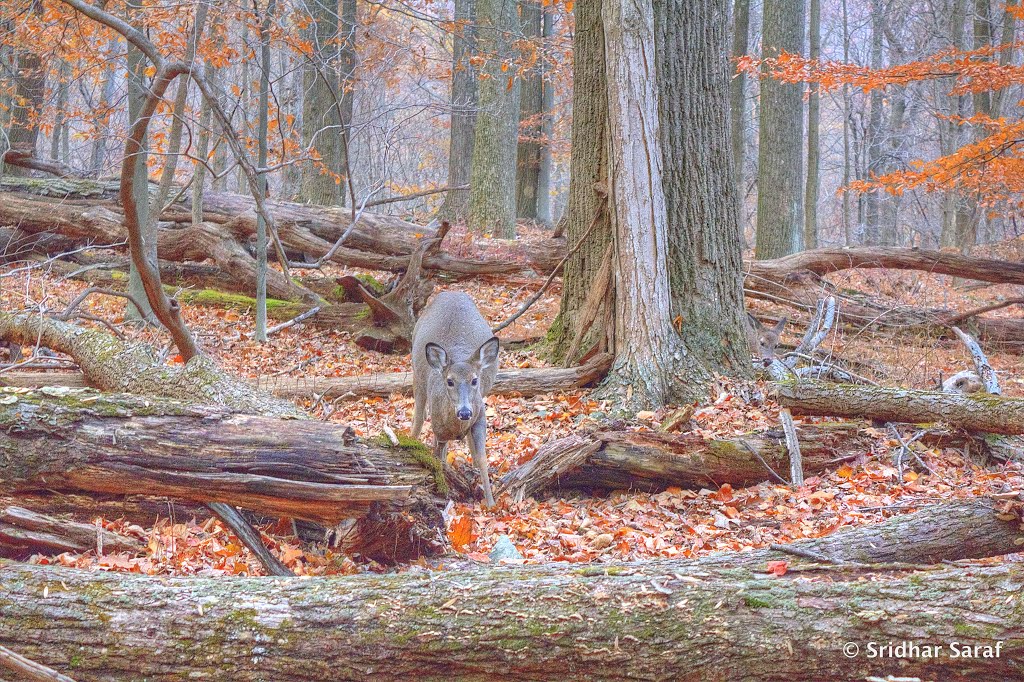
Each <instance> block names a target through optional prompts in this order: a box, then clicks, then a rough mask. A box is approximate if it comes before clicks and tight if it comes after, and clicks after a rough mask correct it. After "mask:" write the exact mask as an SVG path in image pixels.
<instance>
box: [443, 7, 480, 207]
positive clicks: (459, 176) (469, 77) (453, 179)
mask: <svg viewBox="0 0 1024 682" xmlns="http://www.w3.org/2000/svg"><path fill="white" fill-rule="evenodd" d="M452 18H453V20H454V21H455V27H454V29H453V31H452V94H451V107H452V113H451V137H450V138H449V143H448V186H449V187H463V186H465V185H468V184H469V181H470V177H469V175H470V168H471V167H472V163H473V142H474V137H475V134H476V112H477V87H478V86H477V76H478V74H477V69H476V67H475V66H474V65H473V63H472V61H471V58H472V57H474V56H475V54H476V0H455V13H454V16H453V17H452ZM468 212H469V193H468V192H447V193H446V194H445V195H444V204H442V205H441V209H440V211H438V219H439V220H448V221H450V222H458V221H461V220H465V218H466V215H467V213H468Z"/></svg>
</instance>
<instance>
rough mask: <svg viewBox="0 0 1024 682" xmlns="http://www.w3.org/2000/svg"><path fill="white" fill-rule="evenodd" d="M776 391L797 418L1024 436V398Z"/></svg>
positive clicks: (818, 384)
mask: <svg viewBox="0 0 1024 682" xmlns="http://www.w3.org/2000/svg"><path fill="white" fill-rule="evenodd" d="M775 390H776V394H777V398H778V401H779V403H780V404H781V405H782V406H783V407H788V408H790V410H792V412H793V414H805V415H828V416H833V417H852V418H860V419H875V420H878V421H886V422H905V423H911V424H915V423H922V422H946V423H948V424H952V425H954V426H958V427H960V428H962V429H967V430H968V431H984V432H988V433H999V434H1004V435H1019V434H1024V398H1006V397H1002V396H995V395H989V394H987V393H967V394H960V393H939V392H935V391H918V390H914V389H910V388H887V387H881V386H862V385H858V384H830V383H827V382H824V381H815V380H812V379H801V380H799V381H796V380H793V381H782V382H778V383H776V389H775Z"/></svg>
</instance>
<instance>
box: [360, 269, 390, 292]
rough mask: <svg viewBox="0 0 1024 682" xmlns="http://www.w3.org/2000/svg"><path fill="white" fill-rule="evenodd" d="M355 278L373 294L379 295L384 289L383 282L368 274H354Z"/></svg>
mask: <svg viewBox="0 0 1024 682" xmlns="http://www.w3.org/2000/svg"><path fill="white" fill-rule="evenodd" d="M356 279H358V280H359V281H360V282H362V284H363V286H364V287H366V288H367V289H369V290H370V293H371V294H373V295H374V296H380V295H381V294H383V293H384V290H385V289H386V287H385V285H384V283H383V282H381V281H380V280H379V279H377V278H376V277H374V276H373V275H369V274H365V273H364V274H359V275H356Z"/></svg>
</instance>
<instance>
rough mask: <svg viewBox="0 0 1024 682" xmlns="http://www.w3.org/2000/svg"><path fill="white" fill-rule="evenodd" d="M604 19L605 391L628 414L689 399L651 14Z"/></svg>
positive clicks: (634, 5) (625, 9)
mask: <svg viewBox="0 0 1024 682" xmlns="http://www.w3.org/2000/svg"><path fill="white" fill-rule="evenodd" d="M602 19H603V21H604V35H605V63H606V65H607V69H608V139H609V142H608V144H609V161H610V163H609V169H610V174H609V178H608V182H609V185H610V187H611V192H610V195H609V200H610V202H611V206H612V209H613V210H612V212H611V213H612V225H613V229H614V232H615V240H614V244H615V246H614V250H613V252H612V271H613V273H614V286H615V297H614V300H615V347H614V352H615V362H614V363H613V365H612V369H611V373H610V374H609V377H608V379H607V380H606V382H605V384H604V386H603V389H602V390H603V394H604V395H608V396H614V397H615V399H616V402H617V403H618V405H619V406H620V407H621V409H623V410H626V411H630V410H641V409H650V408H652V407H659V406H661V405H664V404H666V403H668V402H669V401H671V400H673V399H674V398H676V397H679V396H681V395H682V393H681V392H679V390H678V387H677V385H676V380H675V375H676V371H677V370H681V369H682V368H683V367H682V362H681V361H682V360H683V355H684V353H683V347H682V343H681V341H680V338H679V334H678V332H677V331H676V330H675V329H674V328H673V326H672V299H671V294H670V289H669V264H668V216H667V211H666V204H665V192H664V189H663V185H662V173H663V163H664V160H663V157H662V154H661V128H660V122H659V109H658V106H659V103H658V77H657V76H658V74H657V67H656V62H655V54H654V44H655V38H654V7H653V5H652V4H651V3H650V2H647V1H646V0H639V2H631V1H630V0H604V2H603V4H602ZM687 369H690V368H687ZM702 378H704V377H698V378H697V379H698V381H699V380H700V379H702Z"/></svg>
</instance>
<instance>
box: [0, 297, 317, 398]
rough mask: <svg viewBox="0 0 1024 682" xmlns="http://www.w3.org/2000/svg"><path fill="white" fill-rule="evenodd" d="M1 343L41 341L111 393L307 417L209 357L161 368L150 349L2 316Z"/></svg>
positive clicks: (95, 332) (93, 332) (97, 333)
mask: <svg viewBox="0 0 1024 682" xmlns="http://www.w3.org/2000/svg"><path fill="white" fill-rule="evenodd" d="M0 340H4V341H12V342H14V343H18V344H21V345H25V346H31V345H35V344H36V343H40V344H41V345H44V346H47V347H49V348H52V349H53V350H55V351H57V352H60V353H64V354H66V355H70V356H71V357H73V358H74V359H75V361H76V362H77V363H78V366H79V367H81V368H82V372H83V373H84V374H85V375H86V377H88V379H89V381H90V383H91V384H92V385H94V386H96V387H97V388H102V389H104V390H107V391H123V392H126V393H135V394H138V395H147V396H162V397H167V398H180V399H182V400H192V401H197V402H206V403H211V404H216V405H226V406H228V407H231V408H234V409H238V410H241V411H245V412H251V413H255V414H274V415H278V416H289V417H294V418H301V417H304V416H305V415H304V413H302V412H301V411H300V410H299V409H298V408H297V407H295V405H294V404H293V403H291V402H288V401H286V400H282V399H280V398H276V397H274V396H271V395H269V394H267V393H264V392H263V391H260V390H258V389H256V388H254V387H252V386H250V385H249V384H247V383H245V382H244V381H241V380H239V379H236V378H234V377H232V376H230V375H228V374H227V373H225V372H224V371H222V370H221V369H220V368H219V367H217V365H216V364H215V363H214V362H213V361H212V360H210V359H209V358H207V357H205V356H197V357H195V358H192V360H190V361H189V362H187V363H186V364H184V365H179V366H175V367H172V366H168V365H161V364H158V363H157V362H156V358H155V357H154V355H153V352H152V349H151V348H149V347H148V346H145V345H143V344H135V343H128V342H124V341H121V340H120V339H118V338H117V337H115V336H114V335H113V334H111V333H109V332H106V331H101V330H99V329H87V328H84V327H79V326H77V325H73V324H69V323H67V322H62V321H60V320H56V319H54V318H51V317H45V316H42V315H37V314H29V313H23V314H19V315H11V314H7V313H0Z"/></svg>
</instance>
